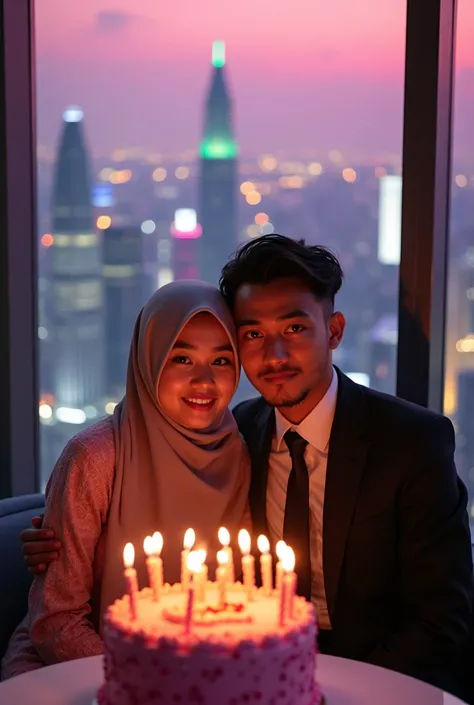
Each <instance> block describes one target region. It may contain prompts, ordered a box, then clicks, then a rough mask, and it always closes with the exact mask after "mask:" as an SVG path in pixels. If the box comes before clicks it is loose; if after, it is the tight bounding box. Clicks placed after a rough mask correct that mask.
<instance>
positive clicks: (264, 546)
mask: <svg viewBox="0 0 474 705" xmlns="http://www.w3.org/2000/svg"><path fill="white" fill-rule="evenodd" d="M257 546H258V550H259V551H260V553H268V552H269V550H270V541H269V540H268V539H267V537H266V536H264V535H263V534H260V536H259V537H258V539H257Z"/></svg>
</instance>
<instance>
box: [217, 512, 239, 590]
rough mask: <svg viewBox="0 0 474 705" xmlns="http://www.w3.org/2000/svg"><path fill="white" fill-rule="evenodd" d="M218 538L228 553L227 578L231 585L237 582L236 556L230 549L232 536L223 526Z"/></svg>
mask: <svg viewBox="0 0 474 705" xmlns="http://www.w3.org/2000/svg"><path fill="white" fill-rule="evenodd" d="M217 536H218V538H219V541H220V542H221V544H222V549H223V550H224V551H225V552H226V553H227V564H226V570H227V577H228V580H229V582H230V583H233V582H235V572H234V554H233V551H232V549H231V547H230V534H229V532H228V531H227V529H226V528H224V527H223V526H221V528H220V529H219V531H218V533H217Z"/></svg>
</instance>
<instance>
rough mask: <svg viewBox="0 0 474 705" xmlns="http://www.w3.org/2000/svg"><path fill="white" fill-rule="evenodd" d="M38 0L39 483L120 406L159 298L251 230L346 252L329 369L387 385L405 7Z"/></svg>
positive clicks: (392, 361) (391, 365) (392, 356)
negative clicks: (337, 339)
mask: <svg viewBox="0 0 474 705" xmlns="http://www.w3.org/2000/svg"><path fill="white" fill-rule="evenodd" d="M36 8H37V9H36V13H37V17H36V35H37V36H36V52H37V57H36V58H37V94H38V141H39V143H38V161H39V183H38V221H39V235H38V248H39V318H40V320H39V332H38V334H39V338H40V341H39V343H40V406H39V416H40V423H41V448H42V451H41V476H42V482H43V486H44V482H45V481H46V479H47V477H48V475H49V473H50V471H51V469H52V466H53V464H54V462H55V460H56V458H57V457H58V454H59V452H60V450H61V448H62V447H63V446H64V444H65V443H66V441H67V440H68V439H69V438H70V437H71V436H72V435H73V434H74V433H76V432H77V431H78V430H80V429H81V428H83V427H84V426H85V425H86V424H90V423H93V422H95V421H97V420H98V419H99V418H100V417H101V416H103V415H104V414H106V413H111V411H112V410H113V408H114V405H115V403H116V402H117V401H118V400H119V399H120V398H121V396H122V394H123V391H124V381H125V367H126V360H127V355H128V345H129V341H130V336H131V332H132V326H133V321H134V318H135V316H136V314H137V313H138V310H139V308H140V306H141V305H142V304H143V302H144V301H145V300H146V299H147V297H148V296H149V295H150V294H151V292H152V291H153V290H154V289H155V288H156V287H158V286H161V285H162V284H164V283H166V282H168V281H170V280H172V279H174V278H186V277H201V278H206V279H208V280H210V281H212V282H215V281H216V280H217V278H218V274H219V269H220V267H221V265H222V264H223V262H224V261H225V259H226V257H227V256H228V255H229V254H230V252H231V251H232V250H233V249H234V248H235V247H236V245H237V244H238V243H239V242H242V241H245V240H246V239H248V238H251V237H255V236H257V235H259V234H262V233H270V232H273V231H275V232H281V233H284V234H286V235H290V236H293V237H304V238H306V239H307V241H308V242H310V243H318V244H324V245H328V246H329V247H331V248H332V249H333V250H334V251H335V252H336V253H337V254H338V255H339V257H340V260H341V262H342V265H343V268H344V271H345V275H346V279H345V283H344V285H343V290H342V292H341V294H340V296H339V301H338V307H339V308H340V309H341V310H342V311H343V312H344V313H345V315H346V317H347V320H348V327H347V332H346V335H345V338H344V343H343V345H342V346H341V348H340V349H339V350H338V351H337V354H336V356H335V363H336V364H338V365H339V366H340V367H341V368H342V369H343V370H344V371H345V372H347V373H348V374H350V375H351V376H353V378H354V379H356V380H357V381H361V382H362V383H364V384H369V385H371V386H373V387H375V388H377V389H380V390H382V391H387V392H391V393H394V392H395V382H396V380H395V376H396V349H397V303H398V298H397V297H398V262H399V255H400V227H401V226H400V212H401V184H402V175H401V151H402V118H403V77H404V42H405V13H406V4H405V2H401V0H385V1H384V2H383V3H381V2H380V1H379V0H365V1H364V2H363V3H360V2H358V3H354V2H353V1H352V0H334V1H333V2H331V3H329V4H328V3H326V4H324V3H315V2H314V0H295V2H293V4H292V6H291V12H290V11H289V10H288V8H287V6H286V5H284V4H283V3H281V9H280V10H279V11H276V10H275V2H274V1H273V0H272V1H271V2H270V0H260V1H259V2H250V1H249V0H243V2H240V3H232V4H230V5H229V3H216V2H214V0H201V1H200V2H199V3H196V2H191V0H186V1H185V0H183V2H181V3H179V4H176V3H175V4H173V3H171V4H170V3H157V2H155V1H152V0H141V1H140V2H138V3H135V4H133V6H132V5H130V3H129V2H125V0H117V2H115V3H114V6H113V9H111V5H110V3H109V2H105V0H93V1H92V0H83V2H81V3H72V4H71V3H64V0H41V2H38V3H37V4H36ZM251 394H252V389H251V388H250V385H249V383H248V382H247V381H246V380H245V379H244V380H243V382H242V384H241V388H240V389H239V392H238V397H239V398H240V399H242V398H245V396H249V395H251Z"/></svg>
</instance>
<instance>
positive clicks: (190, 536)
mask: <svg viewBox="0 0 474 705" xmlns="http://www.w3.org/2000/svg"><path fill="white" fill-rule="evenodd" d="M195 541H196V534H195V533H194V529H188V530H187V531H186V533H185V534H184V541H183V547H184V549H185V550H188V551H190V550H191V549H192V547H193V546H194V542H195Z"/></svg>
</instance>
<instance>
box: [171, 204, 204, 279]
mask: <svg viewBox="0 0 474 705" xmlns="http://www.w3.org/2000/svg"><path fill="white" fill-rule="evenodd" d="M170 231H171V235H172V236H173V240H172V243H173V271H174V276H175V279H199V278H200V272H199V239H200V237H201V235H202V227H201V226H200V225H199V223H198V222H197V214H196V211H195V210H194V208H178V210H176V211H175V213H174V220H173V224H172V225H171V228H170Z"/></svg>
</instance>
